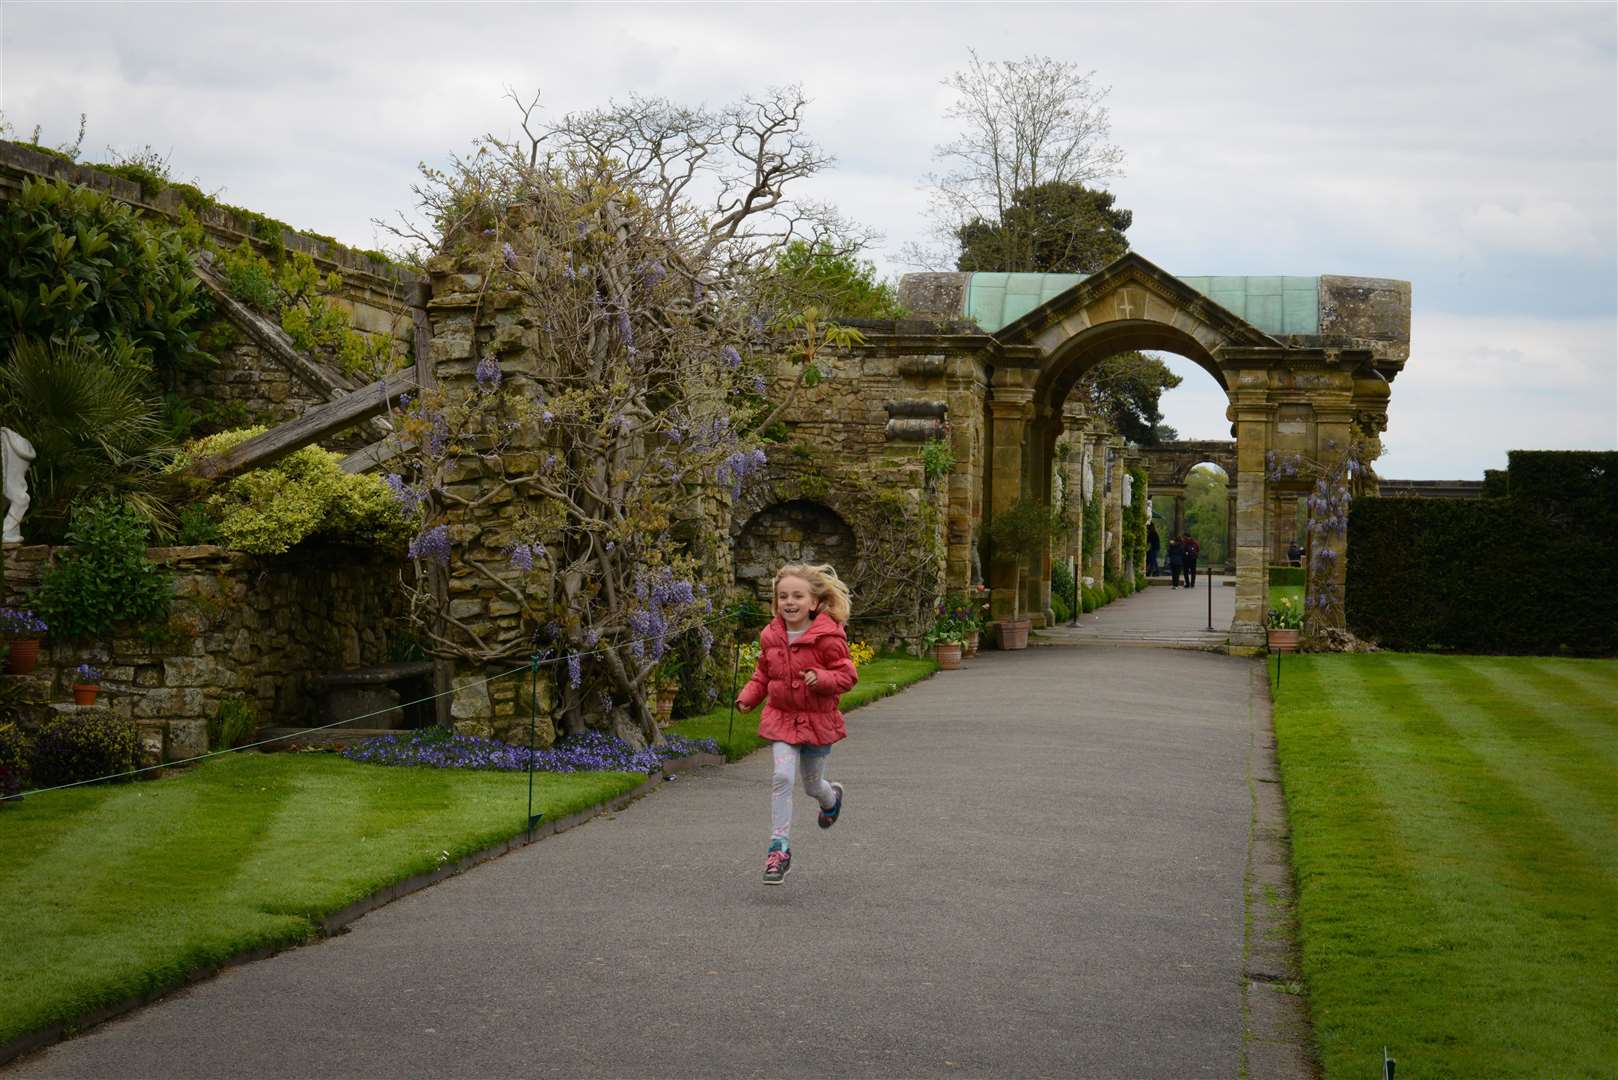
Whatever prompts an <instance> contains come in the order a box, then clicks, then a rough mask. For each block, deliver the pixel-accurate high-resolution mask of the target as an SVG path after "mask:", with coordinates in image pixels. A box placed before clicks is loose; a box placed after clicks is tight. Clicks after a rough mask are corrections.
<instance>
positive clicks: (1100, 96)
mask: <svg viewBox="0 0 1618 1080" xmlns="http://www.w3.org/2000/svg"><path fill="white" fill-rule="evenodd" d="M970 57H971V60H970V63H969V64H968V65H967V67H966V69H965V70H963V71H958V72H956V73H955V74H953V75H951V76H950V77H949V78H948V79H946V80H944V85H945V86H947V87H948V88H949V89H951V90H953V91H954V92H955V95H956V97H955V101H954V103H953V104H951V105H950V107H949V108H948V109H947V110H946V111H945V114H944V115H945V116H946V117H947V118H949V119H951V120H955V121H958V122H959V123H960V124H961V125H962V130H961V133H960V135H959V136H958V137H957V138H955V139H954V140H953V141H951V142H948V143H945V144H943V145H941V146H939V147H938V148H937V149H936V150H935V152H934V157H935V158H936V159H937V160H938V161H939V162H940V163H941V164H942V165H943V167H944V169H943V171H942V172H937V173H933V174H931V175H929V176H928V177H927V183H928V186H929V187H930V188H931V189H932V190H931V213H932V217H933V232H934V242H933V244H932V245H930V246H929V245H908V246H907V248H906V250H905V258H906V260H907V261H909V262H911V263H913V264H915V265H918V266H922V267H925V268H928V269H953V267H954V261H955V253H956V251H957V250H958V239H957V237H958V234H959V232H960V230H961V229H962V228H963V227H965V226H968V225H970V224H972V223H973V222H980V221H981V222H988V223H990V224H1000V223H1001V222H1002V221H1003V220H1004V217H1005V213H1006V210H1007V208H1008V207H1010V206H1011V205H1012V201H1013V198H1014V197H1015V196H1016V194H1017V193H1018V192H1019V191H1024V190H1027V189H1029V188H1033V187H1036V186H1038V185H1042V184H1052V183H1073V184H1093V183H1095V182H1097V181H1100V180H1104V179H1106V178H1107V177H1111V176H1118V175H1121V173H1122V168H1123V161H1124V153H1123V150H1121V149H1120V148H1119V147H1117V146H1114V145H1113V144H1112V143H1110V142H1109V141H1108V138H1109V137H1110V134H1111V130H1112V124H1111V120H1110V118H1109V116H1108V112H1107V108H1106V105H1105V102H1106V98H1107V95H1108V93H1109V92H1110V90H1111V88H1110V87H1106V86H1100V85H1098V84H1097V83H1096V82H1095V81H1094V78H1095V73H1094V72H1093V71H1090V72H1086V71H1081V70H1080V69H1079V66H1078V65H1077V64H1075V63H1072V62H1070V61H1062V60H1055V59H1053V58H1051V57H1047V56H1030V57H1028V58H1026V59H1024V60H1020V61H1017V60H1003V61H1001V60H990V61H985V60H984V59H982V58H981V57H980V56H979V55H978V54H977V52H976V51H972V52H971V53H970Z"/></svg>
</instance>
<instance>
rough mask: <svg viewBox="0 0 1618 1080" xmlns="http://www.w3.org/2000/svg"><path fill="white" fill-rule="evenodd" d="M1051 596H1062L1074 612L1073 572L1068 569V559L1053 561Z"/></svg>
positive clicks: (1069, 608)
mask: <svg viewBox="0 0 1618 1080" xmlns="http://www.w3.org/2000/svg"><path fill="white" fill-rule="evenodd" d="M1051 596H1052V597H1057V596H1060V597H1061V598H1062V602H1063V603H1064V604H1067V605H1068V610H1069V611H1072V610H1073V606H1072V605H1073V571H1072V570H1070V569H1069V568H1068V565H1067V560H1066V559H1054V560H1052V561H1051Z"/></svg>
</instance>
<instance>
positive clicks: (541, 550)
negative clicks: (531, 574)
mask: <svg viewBox="0 0 1618 1080" xmlns="http://www.w3.org/2000/svg"><path fill="white" fill-rule="evenodd" d="M536 556H537V557H538V558H541V559H543V558H544V557H545V545H544V544H513V545H511V565H512V566H515V567H516V568H517V569H519V570H532V569H533V568H534V559H535V557H536Z"/></svg>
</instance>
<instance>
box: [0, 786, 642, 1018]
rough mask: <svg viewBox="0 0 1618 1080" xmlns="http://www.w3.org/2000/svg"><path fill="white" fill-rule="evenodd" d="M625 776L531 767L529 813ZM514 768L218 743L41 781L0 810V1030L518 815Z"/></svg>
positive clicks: (183, 964)
mask: <svg viewBox="0 0 1618 1080" xmlns="http://www.w3.org/2000/svg"><path fill="white" fill-rule="evenodd" d="M643 779H645V778H644V777H643V776H641V775H639V774H636V773H617V772H613V773H574V774H565V775H563V774H553V773H539V774H535V776H534V801H535V806H536V808H537V809H539V810H542V811H543V812H544V814H545V816H546V819H547V820H555V819H557V818H562V817H566V816H568V815H570V814H574V813H577V812H579V811H581V810H585V809H588V808H590V807H592V806H596V805H598V804H600V803H602V802H605V801H606V800H608V799H611V798H613V797H614V796H616V795H619V794H622V793H624V792H626V791H629V790H631V789H633V788H634V787H635V786H636V785H638V784H639V783H640V782H641V781H642V780H643ZM527 812H528V777H527V775H526V774H523V773H495V772H470V771H462V770H448V769H442V770H441V769H417V768H391V769H384V768H377V767H375V766H368V765H360V764H356V763H354V762H350V761H345V760H343V759H341V758H338V757H336V756H335V755H328V754H233V755H230V756H227V757H223V758H219V759H216V760H213V761H210V762H207V763H206V764H204V765H201V766H198V767H197V768H195V769H193V770H191V771H190V772H188V773H186V774H185V775H183V776H179V777H175V778H173V779H169V780H163V781H160V782H156V783H139V784H122V785H117V786H94V787H84V788H74V789H71V790H68V791H58V792H52V793H50V794H47V795H38V796H34V797H32V798H28V799H25V800H24V801H23V802H22V803H20V804H17V805H13V806H10V807H6V808H4V809H3V810H0V838H3V842H0V851H3V854H0V911H3V912H5V916H4V921H5V940H6V942H7V945H6V948H5V949H3V950H0V987H5V992H4V993H0V1045H3V1044H5V1043H7V1042H9V1041H11V1040H12V1039H15V1038H18V1037H20V1036H22V1035H25V1034H27V1033H29V1032H32V1031H38V1030H41V1029H43V1028H46V1027H49V1026H52V1025H55V1024H60V1023H72V1022H74V1021H75V1020H77V1019H78V1018H81V1017H84V1016H86V1015H88V1014H90V1013H92V1012H94V1011H96V1010H97V1009H100V1008H104V1007H106V1006H110V1005H114V1004H118V1003H121V1002H123V1001H126V1000H128V999H130V998H131V997H136V996H140V995H145V994H152V993H157V992H161V991H163V990H166V989H170V988H172V987H175V986H179V985H181V984H183V983H184V982H185V981H186V978H187V977H188V976H189V975H190V974H191V973H192V972H194V971H198V970H205V969H208V968H211V967H217V966H218V965H220V964H222V963H224V962H225V961H227V960H228V959H230V958H231V957H233V956H237V955H239V954H241V953H242V952H244V951H248V950H252V949H257V948H276V947H281V946H286V945H292V944H296V943H298V942H301V941H305V940H308V939H309V938H311V937H313V936H314V935H315V933H316V925H317V923H316V920H318V919H320V918H321V917H323V916H326V915H330V914H333V913H335V912H338V911H341V910H342V909H343V908H345V907H347V906H348V905H349V904H352V903H354V902H356V901H358V900H361V899H363V898H365V897H368V896H370V895H372V894H373V893H376V892H377V891H379V890H381V889H383V888H385V887H387V886H389V885H392V884H394V883H396V882H399V881H403V880H405V879H407V878H410V877H413V876H414V875H416V874H419V873H423V872H428V871H432V870H434V869H437V868H438V867H439V866H441V865H443V864H445V863H448V862H453V861H455V860H457V859H460V858H462V857H464V856H467V855H471V854H473V853H474V852H477V851H480V850H482V849H484V848H488V847H491V846H493V845H494V844H498V843H500V842H502V841H505V840H508V839H510V838H512V837H514V836H516V835H517V834H518V833H521V832H522V831H524V830H525V829H526V828H527Z"/></svg>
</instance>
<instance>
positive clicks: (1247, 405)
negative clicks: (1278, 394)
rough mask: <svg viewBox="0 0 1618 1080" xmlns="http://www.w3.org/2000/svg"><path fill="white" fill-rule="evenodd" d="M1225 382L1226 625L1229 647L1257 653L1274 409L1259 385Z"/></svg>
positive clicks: (1264, 599)
mask: <svg viewBox="0 0 1618 1080" xmlns="http://www.w3.org/2000/svg"><path fill="white" fill-rule="evenodd" d="M1242 374H1244V375H1246V374H1250V373H1248V372H1243V373H1242ZM1231 381H1232V383H1233V384H1235V385H1237V386H1238V389H1236V390H1234V391H1233V392H1232V393H1231V405H1230V409H1229V412H1228V415H1229V416H1230V418H1231V420H1232V421H1234V423H1235V425H1236V617H1235V618H1234V619H1233V620H1232V621H1231V624H1230V643H1231V644H1232V645H1234V646H1238V647H1248V648H1262V647H1263V645H1264V643H1265V635H1264V616H1265V614H1266V611H1267V610H1268V607H1269V573H1268V571H1267V570H1266V568H1265V553H1266V550H1267V548H1266V543H1265V540H1266V535H1265V510H1266V506H1265V503H1266V496H1267V494H1268V493H1267V490H1266V485H1267V481H1266V479H1265V475H1264V455H1265V453H1266V452H1268V450H1269V448H1270V426H1271V421H1272V419H1273V413H1274V406H1272V405H1270V403H1269V401H1268V397H1269V394H1268V391H1267V389H1266V388H1265V387H1263V386H1262V385H1261V386H1259V387H1254V388H1252V389H1246V388H1241V387H1240V384H1236V383H1235V380H1231Z"/></svg>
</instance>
